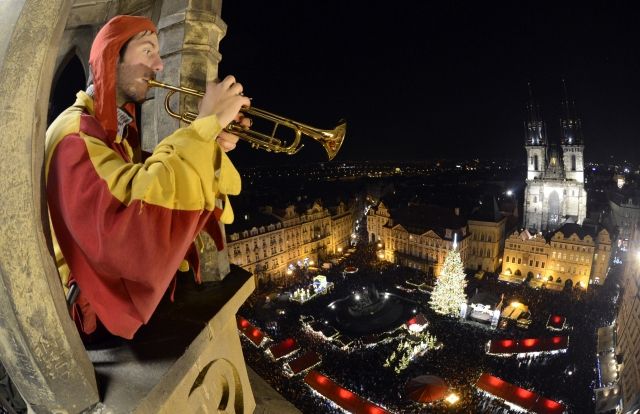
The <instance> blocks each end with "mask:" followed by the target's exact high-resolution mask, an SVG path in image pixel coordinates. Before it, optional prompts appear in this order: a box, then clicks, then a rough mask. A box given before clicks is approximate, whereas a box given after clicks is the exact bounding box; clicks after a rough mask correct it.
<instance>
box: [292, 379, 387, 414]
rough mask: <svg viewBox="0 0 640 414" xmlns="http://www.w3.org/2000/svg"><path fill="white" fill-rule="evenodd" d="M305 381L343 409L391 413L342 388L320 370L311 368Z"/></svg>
mask: <svg viewBox="0 0 640 414" xmlns="http://www.w3.org/2000/svg"><path fill="white" fill-rule="evenodd" d="M304 382H305V383H307V385H309V386H310V387H311V388H313V389H314V390H316V391H317V392H319V393H320V394H322V395H323V396H325V397H326V398H328V399H330V400H331V401H333V402H334V403H336V404H337V405H339V406H340V407H342V408H343V409H345V410H347V411H349V412H352V413H355V414H384V413H389V411H387V410H385V409H384V408H382V407H379V406H377V405H375V404H373V403H371V402H369V401H367V400H365V399H364V398H362V397H359V396H358V395H356V394H354V393H353V392H351V391H349V390H347V389H345V388H342V387H341V386H340V385H338V384H336V383H335V382H333V381H332V380H331V379H330V378H328V377H325V376H324V375H322V374H320V373H319V372H318V371H314V370H311V371H309V373H308V374H307V375H306V376H305V377H304Z"/></svg>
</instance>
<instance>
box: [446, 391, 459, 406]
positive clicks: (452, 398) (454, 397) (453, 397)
mask: <svg viewBox="0 0 640 414" xmlns="http://www.w3.org/2000/svg"><path fill="white" fill-rule="evenodd" d="M459 400H460V397H458V396H457V395H456V394H454V393H451V394H449V395H447V397H446V398H445V401H446V402H448V403H449V405H454V404H455V403H457V402H458V401H459Z"/></svg>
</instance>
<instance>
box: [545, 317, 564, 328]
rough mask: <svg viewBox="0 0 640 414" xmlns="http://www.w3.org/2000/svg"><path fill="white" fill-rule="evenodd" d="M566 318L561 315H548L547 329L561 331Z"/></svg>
mask: <svg viewBox="0 0 640 414" xmlns="http://www.w3.org/2000/svg"><path fill="white" fill-rule="evenodd" d="M565 322H566V318H565V317H564V316H561V315H549V319H548V320H547V328H550V329H556V330H561V329H563V328H564V324H565Z"/></svg>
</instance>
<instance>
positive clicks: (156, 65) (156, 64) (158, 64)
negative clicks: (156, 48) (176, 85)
mask: <svg viewBox="0 0 640 414" xmlns="http://www.w3.org/2000/svg"><path fill="white" fill-rule="evenodd" d="M151 69H153V71H154V72H161V71H162V69H164V63H163V62H162V59H161V58H160V55H159V54H158V55H155V57H154V59H153V62H151Z"/></svg>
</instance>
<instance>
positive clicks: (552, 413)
mask: <svg viewBox="0 0 640 414" xmlns="http://www.w3.org/2000/svg"><path fill="white" fill-rule="evenodd" d="M476 387H477V388H479V389H481V390H483V391H485V392H487V393H489V394H492V395H494V396H496V397H498V398H500V399H502V400H505V401H507V402H509V403H511V404H514V405H517V406H519V407H522V408H523V409H525V410H528V411H530V412H534V413H537V414H562V413H563V412H564V411H565V407H564V405H563V404H560V403H559V402H556V401H552V400H550V399H548V398H545V397H542V396H540V395H538V394H536V393H535V392H533V391H529V390H526V389H524V388H520V387H518V386H516V385H514V384H511V383H509V382H506V381H504V380H502V379H500V378H498V377H494V376H493V375H489V374H487V373H484V374H482V375H481V376H480V378H479V379H478V381H477V382H476Z"/></svg>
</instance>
